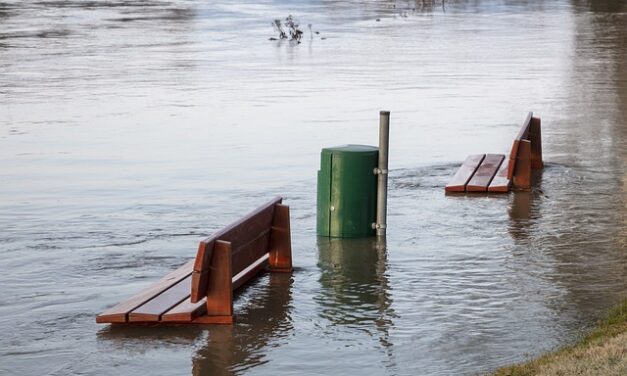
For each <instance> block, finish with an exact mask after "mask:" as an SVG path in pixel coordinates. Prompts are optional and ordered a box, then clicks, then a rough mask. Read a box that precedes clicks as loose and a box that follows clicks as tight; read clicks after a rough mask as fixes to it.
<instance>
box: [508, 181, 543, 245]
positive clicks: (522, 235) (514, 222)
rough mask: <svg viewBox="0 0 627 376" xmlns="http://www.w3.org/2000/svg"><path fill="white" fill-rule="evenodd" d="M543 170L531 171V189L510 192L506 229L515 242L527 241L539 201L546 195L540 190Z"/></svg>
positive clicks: (537, 214)
mask: <svg viewBox="0 0 627 376" xmlns="http://www.w3.org/2000/svg"><path fill="white" fill-rule="evenodd" d="M543 175H544V170H543V169H541V170H533V171H532V190H531V191H530V192H524V191H523V192H512V193H511V198H510V204H509V206H508V214H509V219H510V221H509V228H508V231H509V233H510V235H511V236H512V239H514V241H515V242H516V243H527V240H528V239H529V238H530V237H531V236H532V233H531V232H532V231H533V228H534V226H535V223H536V222H537V220H538V218H539V216H540V203H541V202H542V198H544V197H546V196H545V195H544V192H543V191H542V177H543Z"/></svg>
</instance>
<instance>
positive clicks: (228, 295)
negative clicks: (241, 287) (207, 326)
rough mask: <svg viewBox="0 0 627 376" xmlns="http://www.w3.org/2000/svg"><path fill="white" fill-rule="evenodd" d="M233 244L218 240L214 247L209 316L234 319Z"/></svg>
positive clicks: (208, 289)
mask: <svg viewBox="0 0 627 376" xmlns="http://www.w3.org/2000/svg"><path fill="white" fill-rule="evenodd" d="M231 260H232V255H231V243H230V242H225V241H222V240H216V242H215V245H214V247H213V255H212V259H211V267H210V272H209V283H208V284H207V316H224V318H225V319H227V318H231V322H232V317H233V286H232V278H233V272H232V266H231Z"/></svg>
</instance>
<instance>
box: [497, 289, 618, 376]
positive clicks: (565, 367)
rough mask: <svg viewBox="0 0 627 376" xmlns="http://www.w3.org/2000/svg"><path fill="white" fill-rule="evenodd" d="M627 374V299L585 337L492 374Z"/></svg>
mask: <svg viewBox="0 0 627 376" xmlns="http://www.w3.org/2000/svg"><path fill="white" fill-rule="evenodd" d="M625 374H627V299H625V300H624V301H623V302H622V303H621V304H619V305H618V306H615V307H614V308H612V309H611V310H610V311H609V313H608V315H607V317H606V318H605V319H604V320H601V321H600V322H599V323H598V324H597V325H596V326H595V327H594V328H593V329H592V330H591V331H590V333H588V334H587V335H586V336H585V337H583V338H582V339H580V340H579V341H578V342H577V343H575V344H574V345H571V346H565V347H562V348H559V349H557V350H555V351H552V352H550V353H548V354H545V355H542V356H540V357H538V358H535V359H531V360H529V361H527V362H524V363H520V364H514V365H509V366H505V367H502V368H499V369H497V370H496V371H494V372H493V373H492V374H491V375H492V376H532V375H556V376H557V375H599V376H601V375H608V376H609V375H625Z"/></svg>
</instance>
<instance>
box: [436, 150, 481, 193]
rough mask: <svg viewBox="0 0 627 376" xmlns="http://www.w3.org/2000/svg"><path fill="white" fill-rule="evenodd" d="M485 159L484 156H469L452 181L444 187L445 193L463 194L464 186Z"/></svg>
mask: <svg viewBox="0 0 627 376" xmlns="http://www.w3.org/2000/svg"><path fill="white" fill-rule="evenodd" d="M484 158H485V154H475V155H469V156H468V157H467V158H466V160H465V161H464V163H462V165H461V167H460V168H459V170H457V172H456V173H455V176H453V179H451V181H450V182H449V183H448V184H447V185H446V188H445V191H446V192H464V191H465V190H466V184H468V181H469V180H470V179H471V178H472V176H473V175H474V174H475V171H477V168H478V167H479V165H480V164H481V162H482V161H483V159H484Z"/></svg>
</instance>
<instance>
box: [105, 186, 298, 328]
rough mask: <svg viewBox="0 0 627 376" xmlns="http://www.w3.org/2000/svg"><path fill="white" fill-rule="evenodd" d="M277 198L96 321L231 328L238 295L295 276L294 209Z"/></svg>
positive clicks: (202, 245) (204, 242)
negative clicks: (262, 280)
mask: <svg viewBox="0 0 627 376" xmlns="http://www.w3.org/2000/svg"><path fill="white" fill-rule="evenodd" d="M281 202H282V198H281V197H277V198H275V199H273V200H272V201H270V202H268V203H266V204H265V205H263V206H261V207H259V208H258V209H256V210H255V211H253V212H252V213H250V214H248V215H247V216H246V217H244V218H242V219H241V220H239V221H236V222H235V223H233V224H231V225H230V226H228V227H226V228H224V229H223V230H221V231H219V232H218V233H216V234H214V235H213V236H211V237H209V238H207V239H205V240H203V241H201V242H200V245H199V246H198V251H197V253H196V258H195V259H194V260H190V261H189V262H187V263H186V264H185V265H183V266H181V267H180V268H178V269H176V270H175V271H173V272H171V273H170V274H168V275H166V276H165V277H163V278H162V279H161V280H159V281H158V282H156V283H154V284H152V285H150V286H149V287H147V288H146V289H144V290H143V291H141V292H140V293H138V294H137V295H135V296H133V297H132V298H130V299H128V300H125V301H123V302H121V303H119V304H117V305H116V306H114V307H112V308H110V309H108V310H106V311H105V312H103V313H102V314H100V315H98V316H97V317H96V322H98V323H112V324H148V323H151V324H231V323H233V291H234V290H236V289H237V288H239V287H240V286H242V285H243V284H244V283H246V282H247V281H249V280H250V279H251V278H253V277H254V276H255V275H257V274H258V273H259V272H261V271H262V270H264V269H266V268H269V270H270V271H273V272H290V271H292V249H291V237H290V236H291V235H290V214H289V207H288V206H285V205H282V204H281Z"/></svg>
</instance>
